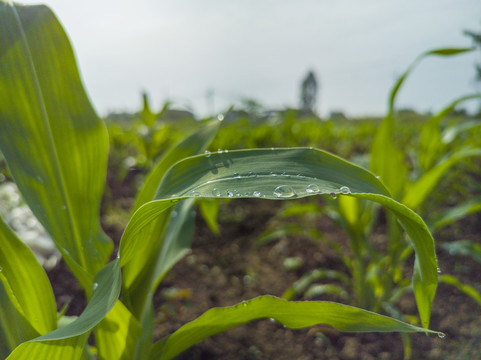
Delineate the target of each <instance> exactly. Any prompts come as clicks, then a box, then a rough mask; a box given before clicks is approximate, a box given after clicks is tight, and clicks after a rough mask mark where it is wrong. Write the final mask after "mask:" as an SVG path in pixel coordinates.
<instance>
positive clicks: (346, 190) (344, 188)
mask: <svg viewBox="0 0 481 360" xmlns="http://www.w3.org/2000/svg"><path fill="white" fill-rule="evenodd" d="M339 191H340V192H341V193H342V194H350V193H351V189H349V188H348V187H347V186H341V188H340V189H339Z"/></svg>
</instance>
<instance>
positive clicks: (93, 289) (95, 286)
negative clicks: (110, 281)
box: [92, 283, 99, 291]
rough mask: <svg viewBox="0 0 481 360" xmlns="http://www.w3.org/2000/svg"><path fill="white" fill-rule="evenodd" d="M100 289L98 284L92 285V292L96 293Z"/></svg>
mask: <svg viewBox="0 0 481 360" xmlns="http://www.w3.org/2000/svg"><path fill="white" fill-rule="evenodd" d="M98 287H99V284H98V283H93V284H92V291H95V290H96V289H97V288H98Z"/></svg>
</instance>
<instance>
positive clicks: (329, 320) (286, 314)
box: [151, 296, 440, 360]
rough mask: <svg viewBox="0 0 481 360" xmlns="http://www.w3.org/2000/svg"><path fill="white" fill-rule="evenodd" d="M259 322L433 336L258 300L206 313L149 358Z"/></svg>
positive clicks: (328, 307)
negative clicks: (261, 320)
mask: <svg viewBox="0 0 481 360" xmlns="http://www.w3.org/2000/svg"><path fill="white" fill-rule="evenodd" d="M263 318H271V319H274V320H276V321H278V322H280V323H281V324H283V325H284V326H286V327H288V328H290V329H300V328H304V327H308V326H313V325H316V324H326V325H329V326H332V327H334V328H336V329H338V330H340V331H346V332H406V333H413V332H428V333H436V332H433V331H431V330H427V329H423V328H420V327H417V326H414V325H411V324H407V323H404V322H402V321H399V320H395V319H393V318H389V317H387V316H383V315H379V314H375V313H372V312H370V311H366V310H362V309H359V308H355V307H352V306H348V305H342V304H337V303H333V302H322V301H300V302H295V301H286V300H283V299H279V298H276V297H273V296H262V297H258V298H255V299H252V300H249V301H244V302H242V303H240V304H237V305H234V306H229V307H224V308H214V309H210V310H208V311H207V312H205V313H204V314H203V315H201V316H200V317H198V318H197V319H195V320H194V321H192V322H190V323H188V324H186V325H184V326H182V327H181V328H180V329H179V330H177V331H176V332H174V333H173V334H172V335H170V336H168V337H166V338H164V339H162V340H161V341H160V342H159V343H157V344H155V345H154V349H153V354H152V356H151V358H152V359H159V360H167V359H172V358H173V357H174V356H176V355H178V354H180V353H181V352H182V351H184V350H186V349H187V348H189V347H190V346H192V345H194V344H196V343H198V342H199V341H201V340H203V339H206V338H208V337H210V336H212V335H215V334H218V333H220V332H223V331H226V330H228V329H231V328H233V327H235V326H238V325H241V324H244V323H246V322H249V321H252V320H256V319H263ZM437 334H440V333H437Z"/></svg>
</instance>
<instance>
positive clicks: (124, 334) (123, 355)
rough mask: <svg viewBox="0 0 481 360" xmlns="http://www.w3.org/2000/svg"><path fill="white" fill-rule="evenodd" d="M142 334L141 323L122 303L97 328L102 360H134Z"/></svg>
mask: <svg viewBox="0 0 481 360" xmlns="http://www.w3.org/2000/svg"><path fill="white" fill-rule="evenodd" d="M141 334H142V328H141V327H140V324H139V322H138V321H137V320H136V319H135V318H134V316H133V315H132V314H131V313H130V311H129V310H128V309H127V308H126V307H125V305H124V304H122V303H121V302H120V301H117V302H116V303H115V306H114V307H113V308H112V310H110V312H109V313H108V314H107V316H106V317H105V318H104V319H103V320H102V321H101V322H100V324H98V325H97V327H96V328H95V343H96V345H97V351H98V356H99V359H100V360H131V359H134V356H133V355H134V351H135V345H136V340H137V339H138V338H139V337H140V335H141Z"/></svg>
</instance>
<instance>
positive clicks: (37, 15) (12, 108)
mask: <svg viewBox="0 0 481 360" xmlns="http://www.w3.org/2000/svg"><path fill="white" fill-rule="evenodd" d="M0 19H1V21H0V42H1V43H2V51H1V53H0V93H1V94H2V97H3V99H2V103H1V105H0V149H1V151H2V153H3V155H4V157H5V159H6V161H7V164H8V166H9V169H10V171H11V173H12V175H13V177H14V179H15V181H16V183H17V185H18V187H19V189H20V191H21V193H22V195H23V196H24V198H25V200H26V202H27V203H28V205H29V206H30V208H31V209H32V211H33V213H34V214H35V216H36V217H37V218H38V219H39V220H40V222H41V223H42V225H43V226H44V227H45V228H46V229H47V231H48V232H49V233H50V235H51V236H52V238H53V239H54V241H55V243H56V245H57V247H58V248H59V250H60V251H61V253H62V255H63V256H64V257H65V259H66V261H67V263H68V264H69V266H70V267H71V268H72V270H73V271H74V273H75V275H76V276H77V278H78V279H79V280H80V281H81V283H82V285H84V287H88V286H90V285H91V281H92V279H93V276H94V275H95V274H96V273H97V271H98V270H100V269H101V268H102V267H103V265H104V264H105V262H106V261H107V259H108V256H109V255H110V252H111V250H112V244H111V241H110V240H108V239H107V237H106V236H105V235H104V233H103V231H102V230H101V228H100V223H99V211H100V199H101V195H102V193H103V186H104V182H105V172H106V164H107V151H108V136H107V132H106V129H105V126H104V124H103V123H102V121H101V120H100V119H99V118H98V117H97V115H96V114H95V111H94V109H93V108H92V106H91V104H90V102H89V99H88V97H87V95H86V93H85V91H84V89H83V86H82V82H81V80H80V77H79V75H78V70H77V65H76V63H75V58H74V54H73V51H72V49H71V47H70V43H69V40H68V38H67V36H66V34H65V32H64V31H63V29H62V27H61V25H60V23H59V22H58V20H57V19H56V18H55V16H54V15H53V13H52V12H51V11H50V10H49V9H48V8H47V7H45V6H20V5H9V4H5V3H2V4H0ZM46 54H48V56H47V55H46ZM27 139H28V140H27ZM33 154H34V156H32V155H33Z"/></svg>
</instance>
